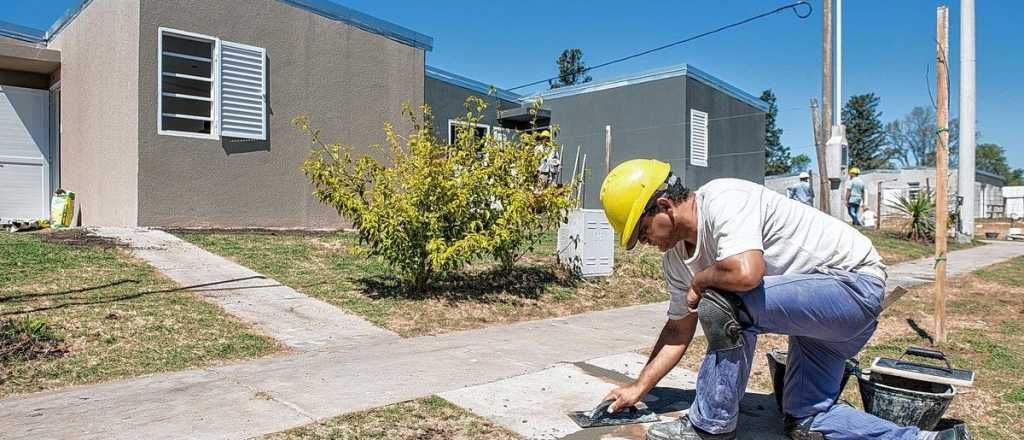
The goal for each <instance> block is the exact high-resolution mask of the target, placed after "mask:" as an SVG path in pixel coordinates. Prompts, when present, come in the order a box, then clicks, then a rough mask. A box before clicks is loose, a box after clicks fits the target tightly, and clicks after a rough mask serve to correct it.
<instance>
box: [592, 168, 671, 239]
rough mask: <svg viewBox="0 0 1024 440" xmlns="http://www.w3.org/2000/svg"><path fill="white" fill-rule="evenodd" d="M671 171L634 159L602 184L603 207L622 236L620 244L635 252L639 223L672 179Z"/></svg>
mask: <svg viewBox="0 0 1024 440" xmlns="http://www.w3.org/2000/svg"><path fill="white" fill-rule="evenodd" d="M670 169H671V167H670V166H669V164H667V163H665V162H660V161H657V160H652V159H633V160H630V161H626V162H623V163H621V164H619V165H618V166H616V167H615V168H614V169H612V170H611V172H609V173H608V177H605V178H604V183H602V184H601V204H602V205H604V214H605V216H607V217H608V222H609V223H611V224H612V227H613V228H615V232H617V233H618V234H619V244H620V245H621V246H622V247H624V248H626V249H632V248H633V246H635V245H636V239H635V238H634V237H633V235H634V232H635V231H634V229H636V223H637V221H638V220H640V216H641V215H643V213H644V208H645V207H646V206H647V202H648V201H649V200H650V199H651V196H652V195H654V192H655V191H657V190H658V187H660V186H661V184H663V183H665V179H667V178H668V174H669V170H670Z"/></svg>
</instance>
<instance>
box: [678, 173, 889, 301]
mask: <svg viewBox="0 0 1024 440" xmlns="http://www.w3.org/2000/svg"><path fill="white" fill-rule="evenodd" d="M696 197H697V200H696V203H697V225H698V227H697V245H696V248H695V251H694V255H688V254H687V252H686V242H685V241H680V242H679V243H678V244H677V245H676V246H675V247H673V248H672V249H669V250H668V251H667V252H665V254H664V255H663V256H662V260H661V261H662V268H663V270H664V272H665V278H666V280H667V282H668V292H669V295H670V297H671V299H670V302H669V311H668V315H669V318H671V319H679V318H682V317H684V316H686V314H687V313H688V311H687V306H686V292H687V290H689V288H690V280H691V279H693V274H695V273H697V272H700V271H702V270H704V269H706V268H708V267H710V266H711V265H712V264H714V263H715V262H718V261H721V260H724V259H726V258H729V257H731V256H733V255H737V254H740V253H743V252H746V251H750V250H759V251H763V252H764V263H765V275H784V274H796V273H814V272H827V271H828V270H829V269H838V270H844V271H857V272H861V273H865V274H868V275H872V276H875V277H876V278H879V279H882V280H884V279H885V265H883V264H882V258H881V257H879V255H878V252H877V251H875V247H874V245H873V244H872V243H871V240H869V239H868V238H867V237H865V236H864V235H863V234H861V233H860V232H858V231H857V230H856V229H854V228H853V227H851V226H849V225H847V224H846V223H844V222H842V221H840V220H839V219H836V218H834V217H832V216H830V215H828V214H825V213H823V212H821V211H819V210H817V209H814V208H813V207H810V206H807V205H804V204H802V203H799V202H797V201H796V200H791V199H788V198H786V197H784V196H782V195H781V194H779V193H776V192H774V191H772V190H769V189H768V188H765V187H764V186H762V185H758V184H756V183H752V182H748V181H746V180H740V179H715V180H712V181H710V182H708V183H707V184H706V185H704V186H702V187H700V189H698V190H697V193H696Z"/></svg>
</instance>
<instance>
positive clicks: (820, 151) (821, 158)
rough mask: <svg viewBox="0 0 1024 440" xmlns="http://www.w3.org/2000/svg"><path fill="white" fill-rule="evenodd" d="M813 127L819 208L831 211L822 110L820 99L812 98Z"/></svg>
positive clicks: (826, 140)
mask: <svg viewBox="0 0 1024 440" xmlns="http://www.w3.org/2000/svg"><path fill="white" fill-rule="evenodd" d="M811 129H812V130H813V131H814V147H815V150H816V152H817V155H818V208H820V209H821V210H822V211H824V212H829V204H828V193H829V187H828V173H827V172H826V170H827V168H825V142H828V138H827V137H825V132H824V131H822V125H821V112H819V111H818V100H817V99H815V98H811Z"/></svg>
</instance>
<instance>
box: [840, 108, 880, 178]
mask: <svg viewBox="0 0 1024 440" xmlns="http://www.w3.org/2000/svg"><path fill="white" fill-rule="evenodd" d="M879 101H880V99H879V98H878V97H877V96H875V94H874V93H867V94H864V95H854V96H851V97H850V100H849V101H846V105H845V106H843V113H842V115H843V125H845V126H846V140H847V143H848V144H849V146H850V163H851V164H853V165H856V166H858V167H860V168H864V169H878V168H889V167H890V161H889V156H890V154H892V151H891V150H889V149H887V148H886V133H885V127H884V126H883V125H882V119H881V117H882V112H880V111H878V103H879Z"/></svg>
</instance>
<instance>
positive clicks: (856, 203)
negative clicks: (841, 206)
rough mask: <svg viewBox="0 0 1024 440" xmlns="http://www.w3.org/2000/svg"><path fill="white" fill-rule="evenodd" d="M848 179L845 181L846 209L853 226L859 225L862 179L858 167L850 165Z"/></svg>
mask: <svg viewBox="0 0 1024 440" xmlns="http://www.w3.org/2000/svg"><path fill="white" fill-rule="evenodd" d="M848 172H849V174H850V180H847V181H846V194H845V195H844V197H843V200H846V211H847V213H848V214H849V215H850V221H851V222H852V223H853V225H854V226H861V221H860V212H861V205H863V204H864V179H861V178H860V168H857V167H850V169H849V170H848Z"/></svg>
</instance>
